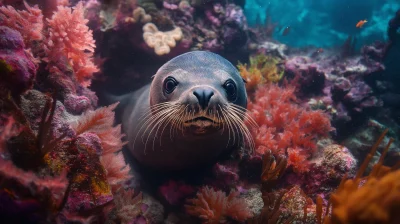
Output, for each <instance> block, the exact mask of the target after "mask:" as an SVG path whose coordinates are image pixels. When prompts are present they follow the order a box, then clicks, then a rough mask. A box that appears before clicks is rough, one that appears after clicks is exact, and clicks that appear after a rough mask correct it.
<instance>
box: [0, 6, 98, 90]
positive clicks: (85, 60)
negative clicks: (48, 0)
mask: <svg viewBox="0 0 400 224" xmlns="http://www.w3.org/2000/svg"><path fill="white" fill-rule="evenodd" d="M24 4H25V7H26V9H27V11H25V10H15V9H14V8H13V7H12V6H7V7H5V6H2V7H0V25H3V26H7V27H9V28H11V29H14V30H16V31H18V32H19V33H21V35H22V37H23V39H24V43H25V46H26V48H27V49H28V50H32V52H33V54H34V55H35V56H36V57H39V58H41V59H42V60H43V61H45V62H47V63H49V69H50V71H51V72H53V73H54V72H55V71H57V70H60V68H59V66H60V65H59V63H60V62H63V63H64V61H65V60H67V63H68V64H69V65H70V66H71V67H72V69H73V72H74V75H75V77H76V79H77V80H78V82H79V83H80V84H81V85H82V86H85V87H87V86H89V85H90V83H91V78H92V77H93V73H95V72H98V71H99V70H98V68H97V67H96V65H94V62H93V53H94V49H95V47H96V46H95V41H94V40H93V35H92V31H91V30H89V28H88V26H87V25H86V24H87V23H88V20H86V19H85V18H84V8H83V3H82V2H79V3H78V4H77V5H76V6H74V7H68V6H63V5H62V4H60V5H58V6H57V10H56V11H55V12H54V13H53V15H52V17H51V18H47V19H46V20H45V21H44V20H43V14H42V11H41V10H40V9H39V8H38V6H33V7H31V6H29V5H28V4H27V3H24ZM43 53H44V54H43Z"/></svg>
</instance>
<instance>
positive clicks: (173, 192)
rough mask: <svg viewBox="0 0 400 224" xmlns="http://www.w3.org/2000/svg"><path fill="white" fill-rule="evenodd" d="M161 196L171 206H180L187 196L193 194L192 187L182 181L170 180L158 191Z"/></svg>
mask: <svg viewBox="0 0 400 224" xmlns="http://www.w3.org/2000/svg"><path fill="white" fill-rule="evenodd" d="M158 191H159V193H160V194H161V196H162V197H163V198H164V199H165V200H166V201H167V202H168V203H169V204H171V205H178V204H180V203H181V202H182V201H183V200H184V199H185V198H186V197H187V196H189V195H191V194H193V193H194V192H195V189H194V187H192V186H190V185H188V184H185V183H184V182H183V181H174V180H170V181H168V182H167V183H165V184H163V185H162V186H160V187H159V189H158Z"/></svg>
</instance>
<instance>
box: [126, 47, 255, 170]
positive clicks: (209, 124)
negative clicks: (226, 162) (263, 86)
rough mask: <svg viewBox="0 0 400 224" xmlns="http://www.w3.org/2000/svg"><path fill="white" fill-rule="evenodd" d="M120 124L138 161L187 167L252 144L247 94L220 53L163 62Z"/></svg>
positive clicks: (197, 53)
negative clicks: (246, 142) (247, 114)
mask: <svg viewBox="0 0 400 224" xmlns="http://www.w3.org/2000/svg"><path fill="white" fill-rule="evenodd" d="M131 98H132V103H131V104H130V107H127V109H125V112H124V119H123V127H124V130H125V132H126V134H127V137H128V140H129V148H130V151H131V152H132V154H133V156H134V157H135V158H136V159H137V161H139V162H140V163H142V164H144V165H146V166H150V167H152V168H156V169H167V170H178V169H186V168H190V167H193V166H196V165H200V164H202V163H207V162H210V161H212V160H213V159H216V158H217V157H218V156H219V155H220V154H221V153H222V152H223V151H225V150H229V149H231V148H232V147H237V146H238V145H239V144H241V143H242V141H243V139H247V140H249V141H250V142H251V138H250V133H249V131H248V129H247V128H246V125H244V122H243V120H244V119H245V117H246V107H247V95H246V89H245V83H244V81H243V79H242V78H241V76H240V74H239V72H238V71H237V69H236V68H235V67H234V66H233V65H232V64H231V63H230V62H229V61H227V60H226V59H224V58H223V57H221V56H219V55H217V54H214V53H211V52H205V51H192V52H189V53H185V54H182V55H180V56H177V57H175V58H173V59H172V60H170V61H169V62H167V63H166V64H164V65H163V66H162V67H161V68H160V69H159V70H158V71H157V73H156V74H155V76H154V77H153V81H152V83H151V85H148V86H146V87H143V88H142V89H140V90H138V91H137V92H135V93H134V95H133V96H132V97H131Z"/></svg>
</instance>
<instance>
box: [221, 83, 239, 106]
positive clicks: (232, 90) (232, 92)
mask: <svg viewBox="0 0 400 224" xmlns="http://www.w3.org/2000/svg"><path fill="white" fill-rule="evenodd" d="M224 88H225V91H226V95H227V98H228V100H229V101H235V100H236V97H237V88H236V83H235V82H234V81H233V80H232V79H228V80H227V81H226V82H225V83H224Z"/></svg>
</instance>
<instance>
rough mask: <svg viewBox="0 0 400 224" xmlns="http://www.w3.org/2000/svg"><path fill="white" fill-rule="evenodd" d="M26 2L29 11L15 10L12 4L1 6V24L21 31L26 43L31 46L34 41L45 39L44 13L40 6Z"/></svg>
mask: <svg viewBox="0 0 400 224" xmlns="http://www.w3.org/2000/svg"><path fill="white" fill-rule="evenodd" d="M24 4H25V7H26V9H27V10H28V11H25V10H15V9H14V8H13V7H12V6H7V7H5V6H2V7H0V25H1V26H7V27H9V28H11V29H14V30H16V31H18V32H20V33H21V36H22V37H23V39H24V43H25V45H26V46H28V47H31V45H32V41H40V40H42V39H43V34H42V30H43V15H42V10H40V9H39V7H38V6H33V7H31V6H29V5H28V4H27V3H26V2H24Z"/></svg>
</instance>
